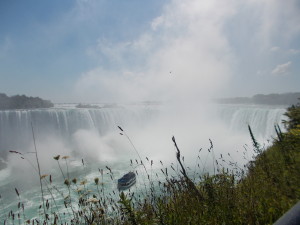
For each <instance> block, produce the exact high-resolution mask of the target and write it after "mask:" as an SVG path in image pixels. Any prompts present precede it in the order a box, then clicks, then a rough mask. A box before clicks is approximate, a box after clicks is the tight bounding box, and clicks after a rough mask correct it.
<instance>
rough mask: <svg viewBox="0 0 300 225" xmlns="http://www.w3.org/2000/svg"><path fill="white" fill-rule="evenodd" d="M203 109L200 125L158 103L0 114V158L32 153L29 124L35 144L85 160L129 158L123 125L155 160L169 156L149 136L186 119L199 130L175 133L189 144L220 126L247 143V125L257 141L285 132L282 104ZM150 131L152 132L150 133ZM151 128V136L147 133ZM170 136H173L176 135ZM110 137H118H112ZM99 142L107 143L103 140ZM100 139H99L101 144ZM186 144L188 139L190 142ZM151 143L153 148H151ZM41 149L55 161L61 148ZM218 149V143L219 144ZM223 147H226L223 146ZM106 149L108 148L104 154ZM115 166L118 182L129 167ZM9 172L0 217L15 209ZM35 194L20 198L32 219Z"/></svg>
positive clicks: (1, 176) (0, 187)
mask: <svg viewBox="0 0 300 225" xmlns="http://www.w3.org/2000/svg"><path fill="white" fill-rule="evenodd" d="M205 110H206V111H205V112H204V113H203V114H201V115H199V114H197V113H195V114H192V115H198V116H199V117H201V121H200V122H199V121H197V118H188V116H186V117H184V116H181V117H180V116H178V115H179V112H177V111H175V113H174V110H173V111H172V110H171V112H170V110H169V108H168V107H166V106H165V105H160V104H157V105H147V104H139V105H123V106H115V107H102V108H76V107H75V105H56V106H55V107H54V108H51V109H35V110H7V111H0V157H2V158H3V159H4V160H5V161H7V160H8V161H9V160H10V162H12V163H13V161H14V160H15V159H14V158H13V156H10V157H11V158H9V157H7V156H8V151H9V150H17V151H20V152H26V151H32V150H33V148H32V132H31V124H32V125H33V128H34V131H35V134H36V135H35V136H36V138H37V139H38V141H39V140H43V139H47V138H48V137H49V136H51V137H54V138H53V139H51V140H52V142H58V141H59V140H60V141H63V142H64V145H66V146H67V147H68V148H69V149H70V151H71V152H70V153H72V151H79V152H80V151H81V152H82V155H81V156H82V157H85V156H86V155H88V154H89V153H90V152H88V151H89V149H90V151H92V154H90V155H92V158H96V157H95V156H94V155H95V154H94V152H96V151H97V154H99V155H100V156H101V157H102V159H103V155H104V153H105V152H106V153H107V152H108V154H112V151H114V150H115V149H116V148H120V149H121V148H122V152H121V153H120V152H116V153H114V154H112V157H117V156H121V158H122V157H123V158H124V157H126V161H127V162H128V160H129V157H130V156H129V155H128V153H130V151H131V150H128V149H129V148H130V146H129V147H127V149H126V148H125V147H124V145H125V144H128V141H127V140H125V141H127V142H126V143H125V142H123V143H121V144H119V145H117V144H116V143H115V139H116V137H118V138H121V137H119V136H120V135H119V132H120V130H118V128H117V126H121V127H123V128H125V129H126V130H130V131H133V130H134V132H133V133H134V135H133V138H134V139H135V141H136V142H135V144H137V145H139V146H142V147H145V149H146V152H147V154H148V153H149V154H151V153H152V152H151V151H153V152H154V151H156V152H157V153H158V155H159V157H163V156H164V155H167V157H169V156H168V155H169V153H170V152H166V148H165V146H166V145H163V147H158V149H157V150H154V149H155V147H156V146H157V145H159V143H157V142H159V139H158V138H154V141H152V140H150V141H149V140H148V138H151V136H152V135H158V136H159V135H160V136H162V135H161V133H163V132H164V131H166V130H172V129H173V128H174V127H176V126H181V125H182V124H184V123H185V121H189V123H190V124H192V125H193V124H194V123H195V124H196V127H197V126H198V124H200V125H201V126H200V127H201V129H198V128H197V129H196V132H193V131H195V130H193V129H191V130H189V129H190V127H189V126H187V129H184V128H181V127H180V128H178V130H180V131H182V133H183V134H186V133H188V134H186V135H187V137H190V136H191V135H198V136H196V137H195V138H194V139H192V140H196V141H200V142H201V139H199V136H205V135H204V133H205V132H206V130H208V128H209V126H212V127H213V128H212V130H213V132H212V137H211V138H212V139H214V133H215V131H218V127H220V129H219V130H221V131H222V132H223V131H224V132H226V135H227V136H226V137H228V136H235V135H236V134H241V133H242V134H243V135H244V136H243V137H248V139H249V135H248V128H247V125H250V126H251V128H252V130H253V132H254V134H255V136H256V137H257V138H259V139H260V140H266V139H270V138H271V136H275V130H274V125H276V124H278V125H280V127H281V128H282V129H283V126H282V124H281V121H282V120H283V119H284V116H283V114H284V112H285V107H284V106H282V107H273V106H257V105H252V106H250V105H210V106H208V107H206V108H205ZM170 114H173V117H172V116H170ZM174 114H175V115H174ZM180 115H181V114H180ZM183 115H184V114H183ZM170 117H171V118H170ZM173 118H175V120H173ZM178 120H180V123H179V122H178ZM166 121H167V122H166ZM203 121H207V124H206V123H205V124H204V122H203ZM210 121H213V122H214V123H215V124H214V125H211V123H210ZM189 123H188V124H189ZM216 124H217V126H216ZM149 127H150V128H151V129H149ZM153 127H154V128H153ZM221 128H222V129H221ZM149 130H150V131H151V132H152V133H151V132H150V133H149ZM160 132H161V133H160ZM171 132H174V133H175V134H177V133H176V132H175V131H171ZM197 132H198V133H197ZM222 132H221V135H222ZM174 133H172V134H169V133H168V134H167V135H166V137H167V139H168V138H169V139H170V137H171V135H173V134H174ZM199 133H200V134H199ZM111 134H113V135H118V136H111ZM179 135H180V134H179ZM217 135H220V133H218V134H216V136H217ZM144 136H146V138H144ZM107 137H109V138H107ZM141 137H143V138H141ZM179 137H180V136H179ZM102 138H106V139H105V140H104V141H103V140H102ZM162 138H164V139H165V136H162ZM184 138H185V137H183V138H182V139H184ZM95 139H96V141H95ZM98 139H101V140H100V141H99V140H98ZM169 139H168V140H166V142H167V143H171V141H170V140H169ZM203 139H205V140H208V139H207V137H203ZM224 139H226V138H224ZM74 140H75V141H74ZM188 141H191V140H190V139H189V140H188ZM227 141H228V140H227ZM230 141H231V140H230ZM243 141H244V140H241V142H243ZM103 142H105V143H108V144H107V145H104V146H101V147H100V148H98V145H101V144H103ZM124 143H125V144H124ZM150 144H151V146H150V147H149V145H150ZM216 144H219V143H218V139H217V140H216ZM43 145H46V147H47V145H49V142H41V143H40V144H39V145H38V149H39V151H40V155H43V154H48V156H49V155H50V156H51V157H50V158H51V160H52V161H53V156H54V155H55V154H57V152H58V154H60V153H59V151H60V147H61V146H62V145H59V146H58V147H57V146H55V147H52V146H51V147H49V148H46V150H44V149H43V148H45V147H44V146H43ZM152 145H153V146H152ZM199 145H200V146H201V145H202V143H197V146H199ZM220 145H222V143H221V144H220ZM115 146H118V147H115ZM170 146H171V148H172V144H170ZM224 146H225V147H226V148H227V145H226V144H225V145H224ZM146 147H148V148H146ZM201 147H202V146H201ZM238 147H240V146H238ZM107 148H109V149H108V150H107ZM52 149H55V150H56V152H55V153H54V152H52V151H53V150H52ZM94 149H97V150H94ZM124 149H125V150H124ZM149 149H150V150H149ZM184 150H185V149H184ZM225 150H227V149H225ZM222 151H223V149H222ZM106 153H105V154H106ZM131 153H132V152H131ZM192 154H193V157H194V154H196V153H192ZM143 156H145V155H143ZM147 156H149V155H147ZM80 159H81V158H80ZM119 159H120V158H119ZM46 161H47V160H46ZM96 161H97V160H96ZM103 161H105V160H103ZM107 163H109V160H107ZM16 164H17V166H19V167H22V166H21V165H19V164H18V163H16ZM25 164H26V162H25ZM25 164H22V165H25ZM99 165H100V164H99V163H98V164H96V166H95V168H94V169H95V171H96V172H97V168H99ZM104 165H105V164H101V166H102V167H105V166H104ZM114 166H115V167H114V169H115V173H116V178H118V176H121V175H122V173H123V171H124V170H127V169H128V168H126V166H127V167H128V165H127V164H126V165H125V164H124V162H123V164H122V162H121V160H120V161H117V162H116V164H114ZM49 168H52V167H49ZM49 168H48V169H49ZM76 168H79V167H76V166H75V167H74V168H73V170H75V172H76V170H78V169H76ZM80 168H81V167H80ZM8 169H11V168H8ZM8 169H5V170H0V194H1V196H5V195H6V196H9V195H11V197H8V198H7V199H6V200H5V198H4V202H6V203H7V204H6V207H5V210H4V211H3V213H2V216H3V218H4V216H5V215H7V213H8V211H9V210H10V208H11V207H15V205H16V204H15V202H14V198H15V196H14V194H15V193H14V187H15V186H14V185H17V184H18V183H17V182H15V180H13V178H12V177H13V176H12V173H13V172H12V171H10V170H8ZM27 169H28V168H27ZM29 169H32V168H29ZM69 169H70V171H71V172H72V166H70V168H69ZM81 169H82V168H81ZM21 170H22V168H21ZM56 170H57V168H56ZM19 171H20V170H19ZM95 171H93V170H90V171H88V172H86V173H87V174H86V176H88V177H89V178H91V180H93V178H94V177H95V176H98V174H96V172H95ZM52 172H53V171H51V173H52ZM73 172H74V171H73ZM106 179H107V180H106V181H107V184H106V187H105V188H107V189H109V190H113V189H114V187H115V184H114V183H112V182H111V180H110V178H106ZM60 181H61V179H60ZM60 183H62V182H60ZM19 186H20V185H19ZM137 186H138V184H137ZM21 187H22V188H23V187H24V183H21ZM9 193H10V194H9ZM38 193H39V192H38V188H34V189H32V190H30V191H28V193H23V195H25V196H26V198H25V197H24V201H25V202H27V208H30V210H31V213H29V214H31V215H34V214H35V213H36V211H34V209H36V208H38V204H40V203H39V199H37V198H36V197H34V196H35V195H36V194H38ZM0 201H1V200H0ZM28 205H29V206H28ZM62 206H63V205H62ZM32 210H33V211H32ZM0 218H1V213H0ZM0 221H2V219H0Z"/></svg>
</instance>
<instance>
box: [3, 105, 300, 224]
mask: <svg viewBox="0 0 300 225" xmlns="http://www.w3.org/2000/svg"><path fill="white" fill-rule="evenodd" d="M299 115H300V105H296V106H292V107H290V108H288V111H287V113H286V116H287V117H288V121H285V124H286V127H287V132H286V133H282V132H281V130H280V128H279V127H278V126H275V129H276V132H277V138H276V139H274V142H273V144H272V146H270V147H268V148H267V149H263V148H262V147H261V146H260V145H259V143H258V142H257V141H256V140H255V134H253V133H252V131H251V128H250V127H249V131H250V136H251V138H252V143H253V149H254V152H255V154H256V155H255V156H253V160H251V161H250V162H249V163H248V164H247V165H245V166H244V168H239V167H238V166H233V168H232V169H225V168H222V167H221V163H222V162H225V159H224V158H223V156H222V155H221V157H220V158H219V159H216V157H215V155H214V151H213V144H212V142H211V147H210V148H209V149H208V152H209V153H210V154H211V155H212V156H213V159H214V167H215V171H217V173H214V174H201V176H200V177H199V179H198V180H197V181H195V180H192V179H191V178H190V177H191V174H189V173H188V172H187V171H188V170H187V168H185V166H184V158H183V157H182V156H181V153H180V149H179V147H178V146H177V143H176V141H175V138H173V142H174V145H175V148H176V150H177V153H176V158H177V162H178V167H179V169H175V168H174V167H173V166H171V168H169V172H168V168H162V169H161V172H162V174H163V175H164V176H165V179H164V181H163V182H161V181H158V184H157V185H154V182H155V181H154V180H153V179H152V176H149V174H150V173H148V172H147V176H146V177H144V178H145V179H146V181H144V184H145V186H146V185H148V189H145V191H144V193H142V194H140V193H133V192H126V194H125V193H124V192H121V193H116V192H115V191H113V192H112V193H106V192H105V188H104V185H103V183H102V181H103V170H99V172H100V174H101V179H99V178H98V177H96V178H95V179H94V184H93V186H94V189H93V191H92V192H90V191H89V190H90V188H91V185H90V186H88V183H87V181H86V180H85V179H82V180H81V181H78V180H77V178H70V177H69V173H68V170H67V173H65V172H63V169H62V165H61V164H60V163H59V162H60V160H63V161H64V163H65V167H64V168H66V169H68V157H60V156H56V157H54V159H55V160H57V162H58V165H59V168H60V170H61V173H62V176H63V178H64V185H65V187H66V188H57V187H56V186H55V185H54V184H53V183H52V178H51V176H50V178H49V180H48V178H46V177H47V175H42V176H41V179H42V180H43V182H44V185H45V187H47V190H48V192H49V193H50V197H48V199H45V202H46V203H45V206H44V211H45V212H46V215H44V214H43V210H41V215H39V216H37V218H35V219H34V220H33V219H31V218H27V217H26V216H25V215H24V221H26V220H27V221H28V224H34V221H35V223H37V222H39V223H42V224H44V222H45V223H46V224H47V223H48V224H64V222H66V223H67V224H272V223H273V222H275V221H276V220H277V219H278V218H279V217H280V216H281V215H283V214H284V213H285V212H286V211H287V210H288V209H289V208H291V207H292V206H293V205H294V204H295V203H297V201H299V200H300V179H299V177H300V124H299ZM120 130H121V131H122V132H123V129H122V128H120ZM13 153H16V154H20V153H17V152H13ZM146 160H147V161H145V162H146V163H149V165H151V168H152V164H153V162H152V160H149V159H148V158H146ZM136 163H137V165H139V164H140V163H141V164H142V165H144V166H145V165H146V164H144V163H143V162H142V161H141V162H139V161H138V160H136ZM132 164H134V163H133V160H131V165H132ZM228 164H231V165H236V164H235V163H234V162H228ZM161 165H162V166H163V163H161ZM82 166H83V170H84V169H85V164H84V161H83V160H82ZM144 168H145V169H146V167H144ZM106 169H107V171H108V174H109V176H110V177H111V179H112V180H114V174H113V171H112V169H111V168H109V167H107V168H106ZM202 169H203V168H201V165H199V164H198V170H202ZM171 173H172V174H175V175H177V176H173V175H171ZM151 174H152V170H151ZM137 175H138V174H137ZM138 176H139V175H138ZM140 179H142V177H140ZM63 190H66V191H65V193H64V192H63ZM16 191H17V190H16ZM53 193H59V195H61V196H62V199H63V204H64V205H65V213H62V212H61V210H58V205H59V202H58V200H57V199H55V198H54V197H53V196H54V194H53ZM17 194H18V196H19V193H18V192H17ZM48 196H49V195H48ZM19 199H20V196H19ZM20 201H21V200H20ZM19 204H20V203H19ZM21 204H23V203H21ZM42 207H43V206H42V204H41V207H40V208H42ZM21 208H22V207H19V211H18V212H17V213H18V215H19V217H18V218H20V215H22V209H21ZM23 213H24V209H23ZM13 215H16V214H13V213H12V212H11V213H10V214H9V215H8V216H7V218H6V219H5V220H6V221H7V222H11V221H13V220H16V218H17V216H13Z"/></svg>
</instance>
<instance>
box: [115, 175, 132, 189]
mask: <svg viewBox="0 0 300 225" xmlns="http://www.w3.org/2000/svg"><path fill="white" fill-rule="evenodd" d="M135 183H136V176H135V173H134V172H129V173H126V174H125V175H124V176H123V177H121V178H120V179H118V189H119V190H126V189H128V188H130V187H131V186H133V185H134V184H135Z"/></svg>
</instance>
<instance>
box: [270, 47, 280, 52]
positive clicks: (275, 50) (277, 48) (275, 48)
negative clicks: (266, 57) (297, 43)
mask: <svg viewBox="0 0 300 225" xmlns="http://www.w3.org/2000/svg"><path fill="white" fill-rule="evenodd" d="M279 49H280V48H279V47H278V46H273V47H272V48H271V49H270V51H271V52H277V51H279Z"/></svg>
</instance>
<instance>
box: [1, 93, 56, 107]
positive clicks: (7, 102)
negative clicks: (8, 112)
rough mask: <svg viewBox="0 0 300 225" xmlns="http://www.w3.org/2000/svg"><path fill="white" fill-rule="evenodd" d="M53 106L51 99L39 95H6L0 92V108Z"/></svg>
mask: <svg viewBox="0 0 300 225" xmlns="http://www.w3.org/2000/svg"><path fill="white" fill-rule="evenodd" d="M53 106H54V105H53V103H52V102H51V101H48V100H43V99H41V98H39V97H27V96H25V95H14V96H11V97H8V96H7V95H6V94H3V93H0V110H4V109H36V108H50V107H53Z"/></svg>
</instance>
